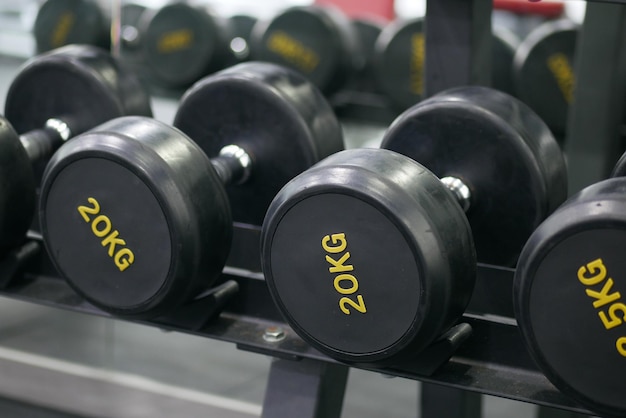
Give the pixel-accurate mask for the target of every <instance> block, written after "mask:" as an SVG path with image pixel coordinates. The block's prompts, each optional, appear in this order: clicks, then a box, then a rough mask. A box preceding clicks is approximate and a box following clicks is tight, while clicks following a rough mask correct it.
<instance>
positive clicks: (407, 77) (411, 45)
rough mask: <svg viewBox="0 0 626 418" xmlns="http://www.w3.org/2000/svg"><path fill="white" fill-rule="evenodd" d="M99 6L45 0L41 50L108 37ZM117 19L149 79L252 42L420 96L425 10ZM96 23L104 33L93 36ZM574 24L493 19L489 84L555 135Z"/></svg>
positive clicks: (154, 13) (339, 85)
mask: <svg viewBox="0 0 626 418" xmlns="http://www.w3.org/2000/svg"><path fill="white" fill-rule="evenodd" d="M101 15H102V12H101V11H100V10H99V9H98V7H97V6H96V5H95V4H93V2H90V1H88V0H48V1H47V2H46V3H45V4H44V5H43V6H42V8H41V10H40V13H39V16H38V19H37V23H36V25H35V35H36V39H37V40H38V45H39V49H40V50H43V49H50V48H51V47H53V46H55V45H57V44H59V43H60V41H66V42H70V41H77V42H87V43H88V42H89V41H92V42H95V43H96V44H101V45H102V44H103V43H102V42H96V40H97V39H100V38H103V37H104V38H106V36H105V35H106V31H107V30H108V27H107V26H106V25H102V24H100V25H98V24H96V23H95V21H98V22H100V21H102V22H106V19H105V18H104V17H103V16H101ZM122 19H123V21H122V39H126V41H127V42H126V44H125V45H126V46H127V47H128V48H130V49H131V50H134V51H135V52H137V51H138V50H139V51H141V55H142V58H141V59H142V60H143V66H144V67H145V69H146V71H147V72H148V74H149V76H150V78H151V79H152V80H153V81H154V82H155V83H157V84H161V85H164V86H166V87H173V88H180V87H185V86H189V85H190V84H191V83H193V82H194V81H196V80H198V79H200V78H201V77H203V76H204V75H206V74H208V73H211V72H214V71H216V70H219V69H221V68H226V67H228V66H230V65H233V64H234V63H236V62H238V61H241V60H244V59H246V58H247V57H248V56H249V53H250V50H252V55H253V57H254V59H256V60H263V61H268V62H274V63H277V64H280V65H284V66H287V67H290V68H293V69H296V70H298V71H299V72H301V73H302V74H304V75H305V76H306V77H307V78H309V79H310V80H311V81H312V82H313V83H314V84H316V85H317V86H318V87H319V88H320V89H321V90H322V91H323V92H324V93H325V94H327V95H332V94H333V93H335V92H337V91H338V90H340V89H343V88H348V89H356V90H361V91H363V90H365V91H374V92H376V91H380V92H382V93H383V94H384V95H385V96H386V97H388V99H389V101H390V103H391V105H392V106H393V107H395V108H396V109H397V110H398V111H403V110H405V109H407V108H408V107H410V106H412V105H414V104H416V103H418V102H419V101H420V100H421V99H422V98H423V94H424V57H425V43H424V34H423V19H413V20H408V21H397V22H394V23H392V24H389V25H387V26H386V27H384V28H383V25H382V24H381V23H379V22H374V21H367V20H355V21H350V20H349V19H348V18H347V17H346V16H345V15H343V14H342V13H341V12H339V11H338V10H336V9H331V8H323V7H317V6H307V7H294V8H290V9H287V10H285V11H283V12H281V13H279V14H278V15H276V16H275V17H274V18H272V19H271V20H269V21H267V22H260V23H259V24H258V25H256V26H255V23H256V20H255V19H254V18H252V17H248V16H233V17H232V18H231V19H229V20H228V21H227V20H225V19H221V18H219V17H217V16H216V15H215V14H213V13H212V12H210V11H209V10H208V9H206V8H202V7H197V6H191V5H188V4H185V3H173V4H170V5H167V6H165V7H163V8H161V9H159V10H148V11H146V10H145V8H143V7H142V6H137V5H126V6H125V7H124V9H123V13H122ZM253 26H255V28H254V29H253ZM95 28H100V29H99V31H102V32H105V34H104V35H102V34H100V35H95V34H94V33H95V30H96V29H95ZM577 33H578V26H577V25H576V24H574V23H572V22H570V21H567V20H558V21H551V22H548V23H545V24H543V25H540V26H539V27H538V28H536V29H535V30H534V31H533V32H531V34H529V35H528V36H527V37H526V38H525V40H524V41H523V42H520V40H519V39H518V38H517V37H516V35H514V34H512V33H511V32H510V31H507V30H506V29H504V28H500V27H496V28H495V30H494V35H493V40H492V57H491V61H492V84H493V86H494V87H495V88H496V89H498V90H501V91H504V92H506V93H509V94H512V95H515V96H517V97H519V98H520V99H522V101H524V102H525V103H526V104H528V105H529V106H530V107H531V108H532V109H533V110H535V111H536V112H537V113H538V114H539V116H540V117H541V118H542V119H543V120H544V121H545V122H546V123H547V124H548V126H549V127H550V128H551V129H552V131H553V132H554V133H555V134H556V135H557V136H558V137H562V136H563V135H564V133H565V128H566V124H567V111H568V107H569V105H570V104H571V103H572V101H573V97H574V93H573V90H574V83H575V75H574V71H573V68H574V65H573V62H574V54H575V46H576V39H577ZM62 34H64V36H61V35H62ZM83 36H84V37H83ZM138 45H140V46H141V48H139V47H138ZM127 58H128V56H127ZM130 59H132V58H130Z"/></svg>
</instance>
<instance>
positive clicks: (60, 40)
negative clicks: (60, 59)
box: [52, 12, 74, 48]
mask: <svg viewBox="0 0 626 418" xmlns="http://www.w3.org/2000/svg"><path fill="white" fill-rule="evenodd" d="M72 26H74V14H73V13H72V12H65V13H63V14H62V15H61V17H60V18H59V21H58V22H57V24H56V26H55V27H54V32H52V47H53V48H58V47H60V46H63V45H65V44H66V43H67V35H68V34H69V33H70V30H71V29H72Z"/></svg>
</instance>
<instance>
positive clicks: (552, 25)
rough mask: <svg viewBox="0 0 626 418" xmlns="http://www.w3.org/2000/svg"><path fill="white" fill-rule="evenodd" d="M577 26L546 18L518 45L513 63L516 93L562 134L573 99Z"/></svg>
mask: <svg viewBox="0 0 626 418" xmlns="http://www.w3.org/2000/svg"><path fill="white" fill-rule="evenodd" d="M578 31H579V26H578V25H577V24H576V23H573V22H571V21H569V20H558V21H553V22H547V23H544V24H543V25H540V26H539V27H537V28H536V29H535V30H533V31H532V32H531V33H530V34H529V35H528V37H526V39H525V40H524V41H523V42H522V43H521V44H520V46H519V47H518V49H517V51H516V53H515V58H514V63H513V71H514V80H515V84H516V92H517V93H516V95H517V97H519V98H520V99H521V100H522V101H523V102H524V103H526V104H527V105H529V106H530V107H531V108H532V109H533V110H534V111H535V112H537V114H538V115H539V117H541V118H542V119H543V120H544V121H545V122H546V124H547V125H548V126H549V127H550V129H552V131H553V132H554V133H555V135H558V136H562V135H563V134H564V133H565V129H566V125H567V112H568V109H569V106H570V104H571V103H572V102H573V100H574V85H575V74H574V60H575V52H576V42H577V38H578Z"/></svg>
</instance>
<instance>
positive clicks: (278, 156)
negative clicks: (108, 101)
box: [40, 63, 343, 318]
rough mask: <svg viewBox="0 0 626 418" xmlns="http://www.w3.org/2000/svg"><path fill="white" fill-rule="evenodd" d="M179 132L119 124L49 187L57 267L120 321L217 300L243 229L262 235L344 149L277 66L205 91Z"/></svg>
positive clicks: (320, 107) (182, 112)
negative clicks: (315, 167) (281, 193)
mask: <svg viewBox="0 0 626 418" xmlns="http://www.w3.org/2000/svg"><path fill="white" fill-rule="evenodd" d="M174 125H175V126H176V127H177V128H178V129H176V128H172V127H169V126H167V125H165V124H163V123H160V122H156V121H153V120H150V119H146V118H122V119H117V120H115V121H112V122H109V123H107V124H105V125H102V126H100V127H98V128H96V129H93V130H91V131H90V132H88V133H86V134H84V135H82V136H81V137H80V138H78V139H76V140H74V141H71V142H68V143H67V144H66V145H64V146H63V147H61V149H60V150H59V151H58V152H57V153H56V154H55V155H54V157H53V158H52V160H51V162H50V163H49V165H48V167H47V169H46V173H45V175H44V180H43V186H42V193H41V206H40V220H41V225H42V233H43V235H44V239H45V244H46V247H47V249H48V252H49V254H50V256H51V258H52V259H53V262H54V264H55V266H56V267H57V269H58V271H59V272H60V273H61V275H62V276H63V277H65V278H66V279H67V280H68V281H69V283H70V284H71V285H72V286H73V287H74V288H75V289H76V290H77V291H78V292H79V293H80V294H82V295H83V296H84V297H85V298H86V299H87V300H89V301H90V302H92V303H93V304H95V305H97V306H99V307H100V308H102V309H104V310H106V311H109V312H112V313H115V314H118V315H123V316H127V317H144V318H147V317H154V316H158V315H161V314H164V313H166V312H171V311H172V309H174V308H175V307H176V306H179V305H180V304H181V303H183V302H184V301H187V300H189V299H190V298H192V297H194V296H195V295H197V294H198V292H199V291H201V290H202V289H206V288H207V287H208V286H210V285H211V284H212V283H213V282H215V280H216V279H217V276H218V275H219V274H220V272H221V270H222V267H223V266H224V262H225V258H226V255H227V254H228V251H229V249H230V241H231V233H232V231H231V229H232V225H231V224H232V219H234V220H235V221H237V222H244V223H248V224H257V225H260V224H261V222H262V220H263V215H264V214H265V211H266V209H267V206H268V205H269V203H270V201H271V199H272V198H273V197H274V195H275V194H276V192H278V190H279V189H280V187H282V186H283V185H284V184H285V183H286V182H287V181H288V180H290V179H291V178H293V176H295V175H296V174H298V173H300V172H302V171H304V170H305V169H306V168H308V167H309V166H311V165H312V164H314V163H315V162H317V161H318V160H320V159H321V158H324V157H326V156H327V155H329V154H331V153H334V152H336V151H338V150H340V149H342V148H343V140H342V132H341V127H340V125H339V122H338V121H337V119H336V117H335V116H334V114H333V112H332V110H331V108H330V106H329V105H328V104H327V103H326V101H325V100H324V98H323V96H322V95H321V93H320V92H319V91H318V90H317V89H316V88H315V86H313V85H312V84H311V83H310V82H308V81H306V80H305V79H304V78H303V77H302V76H300V75H299V74H297V73H295V72H293V71H291V70H289V69H286V68H282V67H279V66H276V65H274V64H269V63H244V64H239V65H237V66H234V67H231V68H230V69H227V70H224V71H222V72H220V73H217V74H215V75H213V76H209V77H207V78H205V79H203V80H201V81H200V82H198V83H196V84H195V85H194V86H193V87H192V88H191V89H190V90H189V91H188V92H187V93H186V94H185V95H184V97H183V98H182V101H181V104H180V108H179V110H178V113H177V114H176V117H175V121H174ZM181 131H182V132H181ZM183 132H184V133H183ZM185 133H186V134H188V135H189V137H191V138H192V139H193V141H195V142H192V141H191V140H189V139H188V137H187V136H186V135H185ZM209 157H210V158H211V160H209ZM224 186H226V187H224ZM229 201H230V205H229ZM229 206H230V207H232V214H231V211H230V209H229Z"/></svg>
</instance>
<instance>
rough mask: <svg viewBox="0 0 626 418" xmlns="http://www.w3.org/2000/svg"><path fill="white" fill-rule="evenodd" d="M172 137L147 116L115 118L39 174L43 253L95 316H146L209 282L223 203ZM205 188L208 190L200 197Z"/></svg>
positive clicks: (222, 251) (220, 255) (221, 233)
mask: <svg viewBox="0 0 626 418" xmlns="http://www.w3.org/2000/svg"><path fill="white" fill-rule="evenodd" d="M180 138H184V136H183V135H182V134H181V133H180V132H178V131H176V130H174V129H171V128H169V127H167V126H166V125H163V124H160V123H158V122H156V121H153V120H151V119H146V118H120V119H116V120H114V121H112V122H109V123H107V124H105V125H101V126H100V127H99V128H98V129H97V130H94V131H90V132H89V133H87V134H84V135H82V136H80V137H78V138H76V139H74V140H72V141H70V142H68V143H67V144H66V145H64V146H63V147H62V148H61V149H60V150H59V151H58V152H57V153H56V154H55V156H54V157H53V159H52V160H51V162H50V164H49V166H48V168H47V170H46V173H45V176H44V182H43V187H42V194H41V212H40V215H41V223H42V232H43V234H44V238H45V244H46V247H47V249H48V252H49V253H50V255H51V258H52V259H53V261H54V264H55V265H56V267H57V268H58V270H59V272H60V273H61V274H62V276H63V277H65V278H66V279H67V280H68V281H69V282H70V284H71V285H72V286H73V287H74V288H75V289H76V290H77V291H78V292H79V293H81V294H82V295H83V296H85V297H86V298H87V299H88V300H89V301H90V302H92V303H94V304H95V305H97V306H99V307H101V308H102V309H104V310H107V311H109V312H113V313H116V314H120V315H125V316H133V317H149V316H155V315H157V314H159V313H161V312H164V311H166V310H167V309H169V308H171V307H172V306H175V305H176V304H178V303H180V302H181V301H182V300H185V299H186V298H188V297H189V296H190V295H192V294H193V292H195V291H197V290H198V289H199V288H201V285H202V284H205V285H206V284H210V282H211V281H212V280H214V279H215V277H216V275H217V274H218V272H219V271H220V270H221V267H222V266H223V262H224V259H225V255H226V253H227V249H226V248H227V246H228V244H229V242H230V225H229V224H228V223H229V222H230V219H229V216H228V205H227V202H226V197H225V196H224V194H223V192H222V193H220V188H218V187H219V185H218V183H219V181H218V180H217V176H216V175H215V173H214V171H213V170H212V168H211V166H210V163H209V161H208V159H207V158H206V156H204V155H202V153H201V151H200V150H199V149H198V148H197V146H195V144H193V143H192V142H191V141H189V140H188V139H185V140H184V141H180ZM195 154H197V155H195ZM173 156H176V157H175V159H174V157H173ZM184 157H188V158H187V159H186V163H185V167H182V165H181V166H178V167H177V166H176V161H178V160H182V159H183V158H184ZM201 177H205V178H206V179H205V180H203V181H204V183H200V181H198V180H197V179H199V178H201ZM190 179H191V180H190ZM211 181H212V182H213V187H215V186H217V187H215V190H203V188H202V185H206V184H207V183H210V182H211ZM202 196H210V198H206V199H205V200H206V202H203V201H202ZM194 204H195V205H197V206H195V207H194ZM199 207H201V209H198V208H199ZM194 209H196V210H194ZM197 210H202V211H203V212H200V213H199V212H197ZM206 219H209V220H206ZM225 247H226V248H225ZM201 248H202V249H205V250H207V249H208V252H207V254H203V253H200V249H201Z"/></svg>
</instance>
